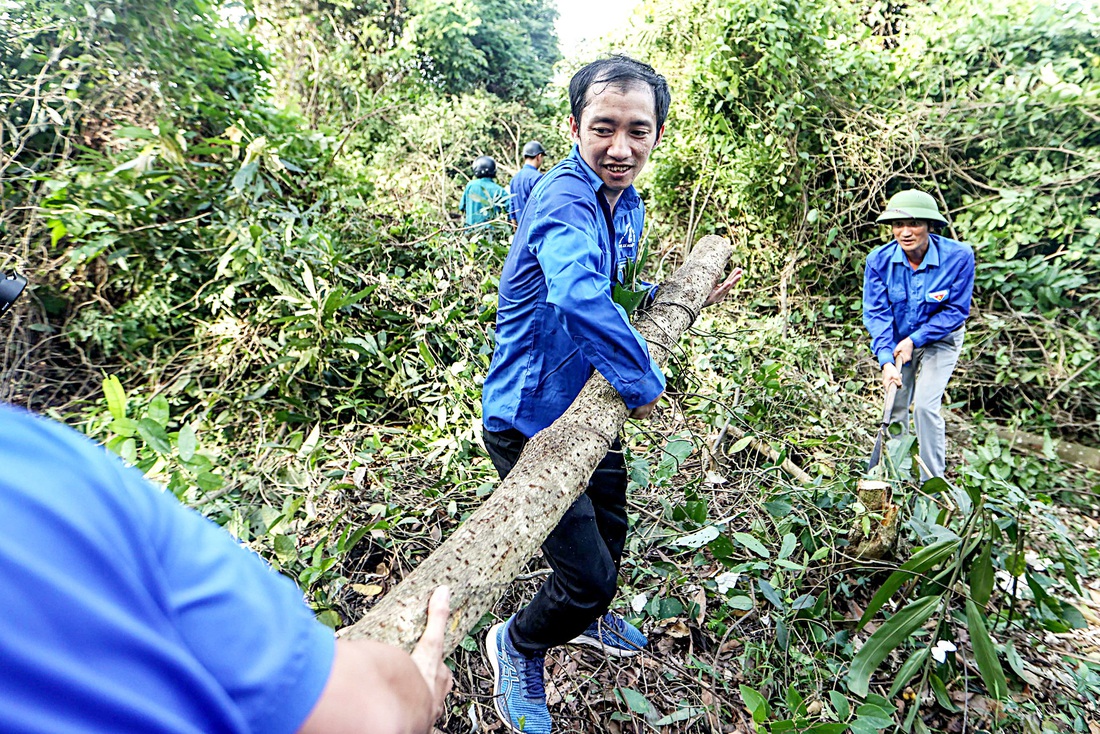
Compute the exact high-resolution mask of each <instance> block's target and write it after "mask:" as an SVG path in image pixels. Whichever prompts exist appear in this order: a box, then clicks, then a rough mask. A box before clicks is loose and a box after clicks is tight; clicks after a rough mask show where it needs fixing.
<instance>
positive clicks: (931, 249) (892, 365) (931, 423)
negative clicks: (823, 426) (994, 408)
mask: <svg viewBox="0 0 1100 734" xmlns="http://www.w3.org/2000/svg"><path fill="white" fill-rule="evenodd" d="M877 221H878V222H880V223H888V224H890V225H891V226H892V228H893V232H894V239H893V240H891V241H890V242H889V243H887V244H885V245H882V246H881V247H878V248H875V249H874V250H873V251H872V252H871V254H870V255H868V256H867V266H866V268H865V269H864V275H863V325H864V327H865V328H866V329H867V331H868V332H869V333H870V335H871V351H872V352H874V354H875V357H876V358H877V359H878V362H879V365H880V366H881V367H882V379H883V385H884V386H888V385H890V384H891V383H893V384H895V385H897V386H898V387H899V388H900V390H899V392H898V397H897V399H896V400H895V401H894V409H893V413H892V415H891V422H892V423H900V424H901V426H902V428H903V430H908V425H909V405H910V403H912V406H913V422H914V424H915V425H916V433H917V441H918V443H919V453H920V458H921V462H922V463H923V465H924V466H922V467H921V475H922V476H923V477H924V478H925V479H927V478H929V477H930V476H931V477H942V476H943V475H944V472H945V471H946V469H947V458H946V457H947V449H946V435H945V431H944V421H943V417H942V416H941V415H940V405H941V403H942V402H943V393H944V390H945V389H946V388H947V382H948V380H950V379H951V373H952V372H953V371H954V369H955V365H956V363H957V362H958V360H959V352H960V350H961V349H962V343H963V335H964V334H965V331H966V329H965V324H966V319H967V317H968V316H969V315H970V300H971V296H972V295H973V292H974V251H973V250H972V249H971V248H970V247H969V246H968V245H965V244H963V243H961V242H956V241H955V240H952V239H948V238H947V237H943V236H941V235H938V234H934V233H932V232H931V231H930V230H931V228H932V227H939V226H942V225H946V224H947V220H946V219H945V218H944V217H943V215H942V214H940V212H939V208H938V207H937V205H936V200H935V199H934V198H932V197H931V196H930V195H928V194H926V193H924V192H922V191H917V190H916V189H908V190H905V191H901V192H899V193H897V194H895V195H894V196H893V197H891V199H890V201H889V202H888V203H887V205H886V211H884V212H883V213H882V214H881V215H880V216H879V217H878V219H877Z"/></svg>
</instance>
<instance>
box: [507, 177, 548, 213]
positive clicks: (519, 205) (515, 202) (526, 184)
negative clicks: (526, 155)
mask: <svg viewBox="0 0 1100 734" xmlns="http://www.w3.org/2000/svg"><path fill="white" fill-rule="evenodd" d="M540 178H542V174H541V173H539V169H537V168H535V167H534V166H532V165H531V164H530V163H525V164H524V166H523V168H521V169H519V171H517V172H516V175H515V176H513V177H512V182H511V183H510V184H508V190H509V192H511V194H512V198H511V200H510V201H509V203H508V207H509V208H508V217H509V219H511V220H512V221H513V222H518V221H519V215H520V214H522V213H523V207H524V206H525V205H526V204H527V199H528V197H530V196H531V189H533V188H535V184H537V183H538V182H539V179H540Z"/></svg>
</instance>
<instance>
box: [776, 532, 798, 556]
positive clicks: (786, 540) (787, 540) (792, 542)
mask: <svg viewBox="0 0 1100 734" xmlns="http://www.w3.org/2000/svg"><path fill="white" fill-rule="evenodd" d="M797 544H798V539H797V538H796V537H794V535H793V534H792V533H787V534H786V535H784V536H783V547H781V548H780V549H779V557H780V558H788V557H790V555H791V553H793V552H794V549H795V546H796V545H797Z"/></svg>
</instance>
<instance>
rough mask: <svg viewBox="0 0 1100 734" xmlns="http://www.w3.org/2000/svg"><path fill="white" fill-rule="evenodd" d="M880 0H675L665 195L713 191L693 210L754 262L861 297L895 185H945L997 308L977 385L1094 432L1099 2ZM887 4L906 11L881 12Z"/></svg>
mask: <svg viewBox="0 0 1100 734" xmlns="http://www.w3.org/2000/svg"><path fill="white" fill-rule="evenodd" d="M881 7H882V6H877V5H876V6H874V8H872V9H870V10H867V9H864V8H862V7H861V6H859V5H858V4H847V3H835V2H831V1H829V0H807V1H805V2H802V1H799V2H774V3H756V2H749V1H748V0H744V1H742V0H731V1H728V2H716V3H714V2H708V3H698V4H695V3H687V4H686V5H685V6H684V7H683V8H682V9H681V10H680V11H679V13H678V14H677V16H676V20H675V21H674V22H669V21H668V19H667V18H665V17H663V16H660V15H658V16H657V17H656V18H655V19H654V21H653V27H652V28H651V29H648V32H649V33H650V34H652V40H651V44H652V46H653V48H654V49H655V51H656V52H659V53H661V54H663V55H665V56H666V57H667V58H668V63H669V64H670V65H672V66H673V67H674V68H676V69H677V71H676V73H677V74H678V75H680V76H681V78H682V80H683V84H684V85H685V86H688V88H689V89H690V104H689V105H687V106H681V107H680V108H679V109H678V115H679V116H678V118H677V119H676V120H674V125H676V126H678V127H680V128H682V129H683V130H684V132H682V133H680V134H679V135H678V136H677V137H676V138H674V144H673V149H672V151H671V153H668V152H667V151H666V157H665V159H664V161H663V164H662V166H661V169H660V171H659V172H658V174H657V177H656V184H655V186H654V195H655V196H656V197H657V198H658V200H659V201H661V202H662V203H663V204H664V205H665V206H667V207H669V208H671V209H672V210H674V211H681V212H686V211H689V210H690V209H691V203H692V202H693V201H694V200H696V199H697V198H699V196H700V189H701V190H702V191H703V192H704V193H705V194H707V195H708V197H709V199H710V200H711V201H713V202H714V205H713V206H712V208H711V209H710V210H709V212H708V213H707V214H706V215H705V218H704V223H703V225H702V226H701V227H700V225H699V223H698V222H687V223H686V224H687V225H688V226H689V227H692V228H699V230H698V231H705V230H706V229H709V228H713V227H714V226H716V225H717V224H730V223H733V224H737V225H740V226H742V227H743V229H744V231H745V232H746V236H747V245H748V248H749V249H748V251H747V252H746V256H747V257H748V258H750V262H752V263H753V265H754V266H755V267H754V268H753V269H754V271H755V272H759V273H760V274H761V275H763V276H764V277H768V278H770V277H773V276H774V274H776V273H781V274H782V277H783V278H784V280H785V281H786V280H787V279H790V280H791V288H792V289H796V290H803V291H809V292H812V293H813V294H815V295H817V296H820V295H824V294H829V295H831V296H832V295H835V296H846V297H852V296H855V295H856V294H857V293H858V280H859V277H860V273H861V270H862V255H863V254H864V253H865V252H867V251H868V250H869V249H870V247H871V246H873V245H874V244H876V243H877V242H879V241H881V240H880V239H879V238H880V237H881V230H880V228H878V227H876V226H875V225H873V224H871V222H873V219H874V214H875V213H876V212H877V211H878V210H879V208H880V207H881V206H882V203H883V202H884V201H885V199H886V198H887V196H888V195H889V194H890V193H892V192H893V191H895V190H897V189H899V188H904V187H906V186H910V185H916V186H920V187H924V188H925V189H927V190H930V191H932V192H934V194H935V195H936V196H937V198H938V199H939V200H940V201H941V202H943V204H944V205H945V206H946V208H947V210H948V211H949V212H950V216H951V218H952V220H953V223H952V227H951V228H950V229H949V231H948V234H949V235H954V236H957V237H958V238H960V239H963V240H965V241H967V242H969V243H971V244H972V245H973V246H974V247H975V249H976V251H977V256H978V260H979V263H980V265H979V274H978V279H977V296H976V305H977V307H978V311H979V312H980V313H982V314H989V316H990V318H988V319H981V320H975V321H974V322H972V324H971V327H972V329H971V337H970V340H969V343H970V344H971V353H970V355H969V360H968V362H969V369H968V374H967V378H968V379H967V380H966V382H965V383H964V385H963V389H965V390H966V392H967V394H966V402H967V403H968V405H969V406H970V407H971V409H972V410H977V409H981V410H985V411H988V412H989V413H991V414H992V415H994V416H996V417H998V418H1000V419H1010V418H1011V419H1015V418H1017V417H1020V418H1023V419H1024V420H1025V421H1027V422H1030V423H1033V424H1034V425H1036V426H1037V427H1038V428H1039V429H1040V430H1042V429H1043V428H1049V429H1052V430H1055V431H1056V432H1057V431H1061V432H1063V433H1064V435H1068V436H1070V437H1076V436H1078V435H1083V436H1086V437H1088V439H1090V440H1095V439H1096V438H1097V436H1098V435H1100V434H1098V430H1097V418H1098V416H1100V401H1098V396H1100V348H1098V342H1100V314H1098V313H1097V311H1096V298H1097V295H1098V291H1097V290H1096V285H1095V283H1096V277H1095V275H1096V273H1097V270H1098V266H1100V256H1098V255H1097V248H1096V244H1097V238H1098V236H1100V195H1098V194H1097V191H1098V190H1100V186H1098V183H1100V125H1098V122H1097V121H1098V115H1100V101H1098V100H1100V55H1098V54H1100V39H1098V36H1097V30H1096V27H1097V24H1096V15H1095V11H1094V10H1090V9H1088V8H1087V7H1086V6H1084V5H1081V4H1073V3H1070V4H1067V5H1065V6H1062V5H1055V4H1049V5H1048V4H1043V3H1040V4H1038V5H1036V4H1035V3H1031V2H1001V1H999V0H998V1H996V2H992V1H991V0H967V1H966V2H962V3H944V4H939V3H933V4H928V5H917V6H914V7H912V8H905V9H896V8H895V9H893V10H890V11H883V10H881ZM875 8H879V9H875ZM881 12H891V13H894V15H893V16H892V17H889V18H878V19H877V20H878V21H879V22H877V23H871V22H869V20H876V19H875V18H874V16H875V14H876V13H881ZM716 28H720V29H723V32H721V33H715V32H714V31H715V29H716ZM685 47H687V48H690V49H691V53H690V54H688V55H687V56H686V57H685V56H684V55H683V49H684V48H685ZM761 305H765V303H764V302H761ZM826 315H827V314H826ZM817 316H818V313H817V311H816V309H811V310H809V311H806V312H805V313H802V314H799V315H798V316H797V317H796V318H809V319H811V320H813V319H815V318H816V317H817ZM1067 387H1071V388H1073V387H1075V388H1076V389H1066V388H1067ZM1055 395H1059V399H1058V401H1057V402H1056V404H1054V405H1050V404H1049V403H1050V401H1051V399H1052V398H1053V397H1054V396H1055Z"/></svg>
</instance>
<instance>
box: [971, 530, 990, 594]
mask: <svg viewBox="0 0 1100 734" xmlns="http://www.w3.org/2000/svg"><path fill="white" fill-rule="evenodd" d="M992 553H993V541H992V540H987V541H986V542H985V545H983V546H982V552H981V553H979V554H978V559H977V561H975V562H974V566H973V567H972V568H971V569H970V598H971V599H973V600H974V603H975V604H977V605H978V607H984V606H985V605H986V604H988V603H989V597H990V595H991V594H992V593H993V559H992Z"/></svg>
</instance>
